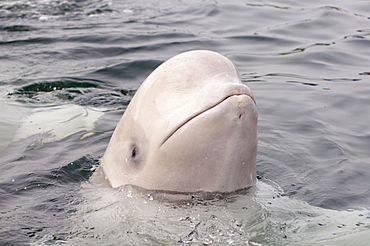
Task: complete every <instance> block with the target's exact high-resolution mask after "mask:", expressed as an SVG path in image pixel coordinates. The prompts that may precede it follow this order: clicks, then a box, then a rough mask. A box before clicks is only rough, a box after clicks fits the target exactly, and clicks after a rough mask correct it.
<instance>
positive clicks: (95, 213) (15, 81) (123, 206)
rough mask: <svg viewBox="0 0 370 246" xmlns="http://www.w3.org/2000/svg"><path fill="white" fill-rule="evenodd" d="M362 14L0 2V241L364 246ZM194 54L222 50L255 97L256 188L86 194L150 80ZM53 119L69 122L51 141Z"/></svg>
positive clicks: (351, 6)
mask: <svg viewBox="0 0 370 246" xmlns="http://www.w3.org/2000/svg"><path fill="white" fill-rule="evenodd" d="M369 13H370V5H369V4H368V2H367V1H351V2H348V1H329V2H328V1H321V0H316V1H310V2H299V3H296V2H293V1H285V2H280V1H276V0H273V1H264V2H263V3H262V2H260V1H247V2H243V1H236V2H217V1H211V0H206V1H198V0H192V1H186V2H179V1H172V0H168V1H167V0H163V1H159V2H155V3H154V2H150V3H149V2H147V1H125V2H122V1H106V0H94V1H80V0H78V1H77V0H66V1H59V0H42V1H33V0H30V1H24V0H19V1H1V2H0V19H1V24H0V104H1V107H0V131H1V135H0V138H1V141H0V152H1V158H0V171H1V176H0V238H1V241H2V243H13V244H21V243H27V242H38V243H39V244H42V243H44V244H54V243H61V242H66V241H68V242H73V240H74V242H78V243H83V242H84V243H86V244H89V243H94V241H93V240H95V239H99V243H104V242H114V240H115V239H117V240H122V241H123V242H132V244H134V243H143V244H145V243H147V244H173V243H178V244H191V243H194V244H197V243H199V244H201V243H203V244H207V243H214V244H218V243H219V244H238V243H241V242H243V243H246V242H249V244H250V245H255V244H262V245H267V244H270V245H271V244H272V245H281V244H303V245H304V244H306V245H307V244H314V243H315V244H322V245H340V244H343V245H346V244H348V242H350V243H353V244H356V245H366V243H365V242H367V241H368V240H369V236H368V234H369V225H370V223H369V220H368V218H369V215H368V209H369V208H370V188H369V185H368V184H369V177H370V171H369V170H370V169H369V168H368V165H369V163H370V158H369V154H368V153H369V152H368V149H369V143H370V125H369V124H368V122H369V117H370V116H368V114H367V113H366V112H369V105H370V101H369V100H370V99H369V93H370V85H369V83H368V82H369V81H370V80H369V78H370V77H369V73H370V67H369V64H370V61H369V57H370V42H369V37H370V36H369V35H370V29H369V28H368V27H369V24H370V19H369V16H370V14H369ZM192 49H211V50H215V51H218V52H220V53H222V54H224V55H226V56H227V57H228V58H230V59H231V60H232V61H233V62H234V63H235V65H236V66H237V67H238V69H239V71H240V74H241V77H242V81H243V82H245V83H247V84H248V86H249V87H250V88H251V89H252V90H253V92H254V94H255V96H256V100H257V106H258V110H259V152H258V157H257V159H258V163H257V165H258V175H259V177H260V178H261V180H260V181H259V182H258V184H257V186H256V187H255V191H254V192H251V193H248V194H244V195H240V194H239V195H237V196H236V198H235V197H234V198H235V199H234V200H233V201H230V200H228V199H224V200H223V199H220V200H217V201H214V202H213V203H207V205H204V204H192V205H191V206H180V207H176V206H175V207H173V206H172V205H169V204H166V205H165V204H162V203H158V202H156V201H151V200H146V199H147V198H145V197H144V198H143V197H142V194H136V193H133V194H132V196H133V198H130V199H128V197H127V196H126V195H127V194H126V193H125V192H127V189H126V190H125V189H123V190H112V189H106V188H99V187H95V186H93V185H91V184H88V183H83V184H82V185H81V182H86V181H87V180H88V179H89V177H90V176H91V174H92V173H93V172H94V171H93V170H94V167H95V166H96V165H98V159H99V158H100V157H101V156H102V154H103V153H104V150H105V147H106V146H107V143H108V141H109V138H110V136H111V134H112V132H113V129H114V127H115V125H116V124H117V122H118V120H119V119H120V117H121V115H122V113H123V111H124V110H125V108H126V106H127V104H128V102H129V101H130V99H131V98H132V96H133V94H134V93H135V90H136V89H137V88H138V87H139V85H140V84H141V82H142V81H143V80H144V79H145V77H146V76H147V75H148V74H149V73H150V72H151V71H152V70H153V69H154V68H155V67H156V66H158V65H159V64H160V63H161V62H163V61H164V60H166V59H168V58H170V57H171V56H173V55H176V54H178V53H180V52H183V51H186V50H192ZM69 106H70V107H69ZM49 109H51V112H54V114H49V113H46V112H48V110H49ZM52 109H61V110H62V111H58V110H52ZM63 109H64V110H63ZM67 109H68V110H67ZM84 109H88V110H90V109H93V110H95V111H93V112H99V115H95V117H94V114H90V113H86V112H90V111H88V110H87V111H86V110H85V111H84V112H85V113H81V112H82V111H83V110H84ZM80 110H82V111H80ZM58 112H60V113H58ZM35 113H40V115H41V116H40V115H38V114H37V115H38V116H37V117H36V118H32V117H33V116H35ZM53 115H54V116H53ZM90 116H91V117H90ZM58 117H61V118H62V119H66V120H70V121H69V122H73V124H68V125H65V126H66V127H65V128H63V129H64V130H63V131H62V133H63V134H62V136H63V137H61V138H51V136H54V135H57V133H58V129H59V130H60V129H62V128H57V127H56V128H54V129H53V127H52V125H58V124H60V123H61V120H60V119H58ZM49 119H50V120H49ZM27 122H28V123H29V124H28V125H27V124H25V123H27ZM42 122H44V123H42ZM62 122H63V121H62ZM36 124H40V127H36V128H34V129H35V130H31V129H32V127H35V126H36ZM50 124H51V128H50V129H49V128H47V126H48V125H50ZM39 128H40V129H39ZM43 129H45V131H46V132H42V130H43ZM31 131H32V132H31ZM15 136H25V137H22V138H20V137H15ZM20 139H21V140H20ZM47 139H54V141H48V140H47ZM56 140H58V141H56ZM280 189H281V190H280ZM128 190H130V189H128ZM135 194H136V195H135ZM135 196H136V197H135ZM144 196H145V194H144ZM143 201H147V203H144V202H143ZM166 206H167V207H166ZM159 208H160V209H159ZM162 208H163V209H164V208H165V209H164V210H165V211H166V212H163V211H164V210H162ZM245 208H247V209H245ZM347 209H355V210H354V211H347ZM76 221H77V223H76ZM78 221H84V223H81V224H79V223H78ZM343 221H344V222H343ZM100 222H101V223H100ZM169 225H172V227H171V226H169ZM107 230H110V233H107V232H106V231H107ZM105 235H106V236H105ZM308 235H311V236H308ZM312 235H314V236H312ZM92 241H93V242H92Z"/></svg>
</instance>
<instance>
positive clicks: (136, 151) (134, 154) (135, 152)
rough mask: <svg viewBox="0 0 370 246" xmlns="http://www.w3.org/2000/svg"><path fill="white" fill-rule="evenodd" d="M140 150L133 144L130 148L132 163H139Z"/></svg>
mask: <svg viewBox="0 0 370 246" xmlns="http://www.w3.org/2000/svg"><path fill="white" fill-rule="evenodd" d="M138 155H139V148H138V147H137V146H136V145H135V144H132V145H131V146H130V158H131V160H132V161H134V162H137V161H139V157H138Z"/></svg>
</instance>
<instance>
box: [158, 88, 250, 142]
mask: <svg viewBox="0 0 370 246" xmlns="http://www.w3.org/2000/svg"><path fill="white" fill-rule="evenodd" d="M237 96H248V97H249V98H250V99H252V101H253V102H254V104H256V101H255V100H254V97H253V96H251V95H249V94H245V93H239V94H231V95H228V96H226V97H224V98H223V99H222V100H221V101H219V102H217V103H215V104H214V105H212V106H211V107H207V108H206V109H203V110H201V111H200V112H197V113H196V114H194V115H192V116H190V117H189V118H187V119H185V121H184V122H182V123H181V124H179V125H178V126H177V127H176V128H174V129H173V130H172V131H171V132H170V133H169V134H168V135H167V137H165V138H164V140H163V142H162V143H161V144H160V147H161V146H162V145H163V144H165V143H166V142H167V141H168V140H169V139H170V138H171V137H172V136H173V135H174V134H175V133H176V132H177V131H178V130H179V129H180V128H182V127H183V126H184V125H186V124H187V123H188V122H190V121H192V120H193V119H194V118H197V117H198V116H200V115H202V114H204V113H205V112H207V111H209V110H211V109H213V108H215V107H217V106H218V105H220V104H221V103H223V102H224V101H226V100H227V99H229V98H231V97H237Z"/></svg>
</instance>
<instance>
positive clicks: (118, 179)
mask: <svg viewBox="0 0 370 246" xmlns="http://www.w3.org/2000/svg"><path fill="white" fill-rule="evenodd" d="M256 150H257V109H256V104H255V100H254V97H253V94H252V92H251V90H250V89H249V88H248V87H247V86H246V85H244V84H242V83H241V81H240V77H239V74H238V72H237V70H236V68H235V66H234V65H233V64H232V62H231V61H230V60H229V59H227V58H226V57H224V56H222V55H220V54H218V53H215V52H212V51H204V50H198V51H189V52H185V53H182V54H180V55H177V56H175V57H173V58H171V59H169V60H168V61H166V62H164V63H163V64H162V65H160V66H159V67H158V68H157V69H155V70H154V71H153V72H152V73H151V74H150V75H149V76H148V78H147V79H146V80H145V81H144V83H143V84H142V85H141V87H140V88H139V89H138V91H137V92H136V94H135V96H134V97H133V99H132V101H131V102H130V104H129V106H128V107H127V109H126V111H125V113H124V114H123V116H122V118H121V120H120V121H119V123H118V125H117V127H116V129H115V131H114V133H113V135H112V138H111V140H110V142H109V145H108V147H107V149H106V152H105V154H104V156H103V158H102V159H101V163H102V167H103V171H104V173H105V175H106V177H107V178H108V180H109V182H110V184H111V186H112V187H118V186H121V185H126V184H131V185H135V186H140V187H143V188H146V189H153V190H169V191H179V192H196V191H207V192H216V191H217V192H229V191H234V190H238V189H242V188H246V187H249V186H252V185H253V184H254V182H255V180H256Z"/></svg>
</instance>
